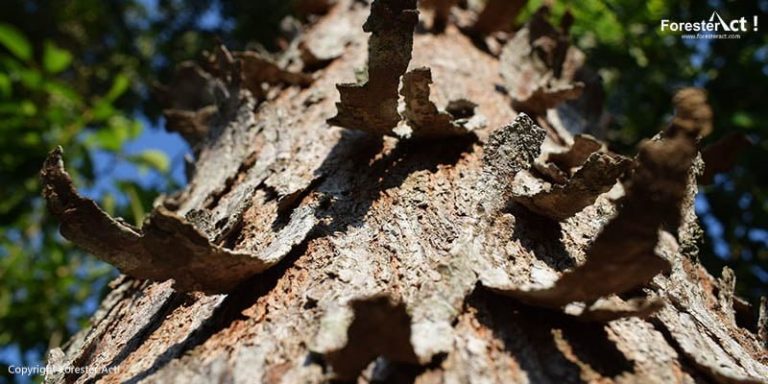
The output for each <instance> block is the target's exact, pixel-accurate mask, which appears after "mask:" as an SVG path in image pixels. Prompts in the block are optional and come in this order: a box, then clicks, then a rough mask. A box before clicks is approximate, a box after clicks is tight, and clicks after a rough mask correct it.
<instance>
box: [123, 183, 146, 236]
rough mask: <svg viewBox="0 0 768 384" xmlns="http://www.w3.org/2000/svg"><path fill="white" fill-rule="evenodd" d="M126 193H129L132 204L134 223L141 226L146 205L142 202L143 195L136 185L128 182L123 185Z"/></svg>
mask: <svg viewBox="0 0 768 384" xmlns="http://www.w3.org/2000/svg"><path fill="white" fill-rule="evenodd" d="M123 188H124V189H125V193H126V194H127V195H128V202H129V203H130V206H131V213H132V214H133V220H134V223H135V224H136V225H137V226H141V222H142V221H144V214H145V211H144V205H143V204H142V203H141V197H140V196H139V192H138V191H137V190H136V187H135V186H134V185H133V184H132V183H127V185H125V186H123Z"/></svg>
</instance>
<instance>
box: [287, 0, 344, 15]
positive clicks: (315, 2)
mask: <svg viewBox="0 0 768 384" xmlns="http://www.w3.org/2000/svg"><path fill="white" fill-rule="evenodd" d="M335 4H336V0H297V1H295V2H294V4H293V9H294V10H296V13H298V14H299V15H322V14H325V13H327V12H328V10H329V9H331V7H333V6H334V5H335Z"/></svg>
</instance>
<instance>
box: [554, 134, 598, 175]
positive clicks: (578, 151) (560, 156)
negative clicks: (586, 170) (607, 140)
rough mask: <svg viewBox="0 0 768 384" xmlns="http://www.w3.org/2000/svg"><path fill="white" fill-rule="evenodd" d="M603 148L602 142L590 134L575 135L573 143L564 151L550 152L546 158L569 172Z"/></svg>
mask: <svg viewBox="0 0 768 384" xmlns="http://www.w3.org/2000/svg"><path fill="white" fill-rule="evenodd" d="M601 148H603V143H601V142H600V141H598V140H597V139H595V138H594V137H592V136H590V135H576V136H574V137H573V145H571V147H570V148H568V150H567V151H565V152H560V153H550V154H549V156H548V157H547V160H548V161H550V162H552V163H554V164H555V165H556V166H557V167H558V168H560V169H562V170H563V171H565V172H567V173H570V172H571V170H572V169H573V168H576V167H580V166H582V165H583V164H584V162H585V161H587V159H588V158H589V157H590V156H591V155H592V154H593V153H595V152H597V151H599V150H600V149H601Z"/></svg>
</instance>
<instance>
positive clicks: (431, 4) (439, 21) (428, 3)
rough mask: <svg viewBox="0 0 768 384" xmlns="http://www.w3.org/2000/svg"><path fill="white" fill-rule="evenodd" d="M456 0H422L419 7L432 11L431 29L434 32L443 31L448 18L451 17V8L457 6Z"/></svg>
mask: <svg viewBox="0 0 768 384" xmlns="http://www.w3.org/2000/svg"><path fill="white" fill-rule="evenodd" d="M458 2H459V1H458V0H422V2H421V5H422V6H423V7H424V8H431V9H432V10H434V13H435V14H434V18H433V21H432V29H433V30H435V31H436V32H442V31H443V30H445V27H446V25H447V24H448V17H449V16H450V15H451V8H453V6H455V5H456V4H458Z"/></svg>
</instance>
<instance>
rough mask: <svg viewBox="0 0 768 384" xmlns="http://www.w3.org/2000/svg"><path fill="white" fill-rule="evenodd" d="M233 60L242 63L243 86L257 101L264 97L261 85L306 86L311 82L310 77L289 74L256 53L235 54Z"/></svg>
mask: <svg viewBox="0 0 768 384" xmlns="http://www.w3.org/2000/svg"><path fill="white" fill-rule="evenodd" d="M234 57H235V59H237V60H240V61H241V62H242V72H241V76H242V80H243V86H245V88H247V89H248V90H249V91H251V93H252V94H253V95H254V96H256V97H257V98H258V99H262V98H263V97H264V88H263V84H269V85H275V84H290V85H301V86H306V85H309V84H310V83H311V82H312V77H311V76H310V75H307V74H305V73H299V72H291V71H288V70H285V69H283V68H280V66H278V65H277V63H275V62H274V61H272V60H270V59H268V58H266V57H264V56H263V55H261V54H259V53H258V52H253V51H246V52H235V54H234Z"/></svg>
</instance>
